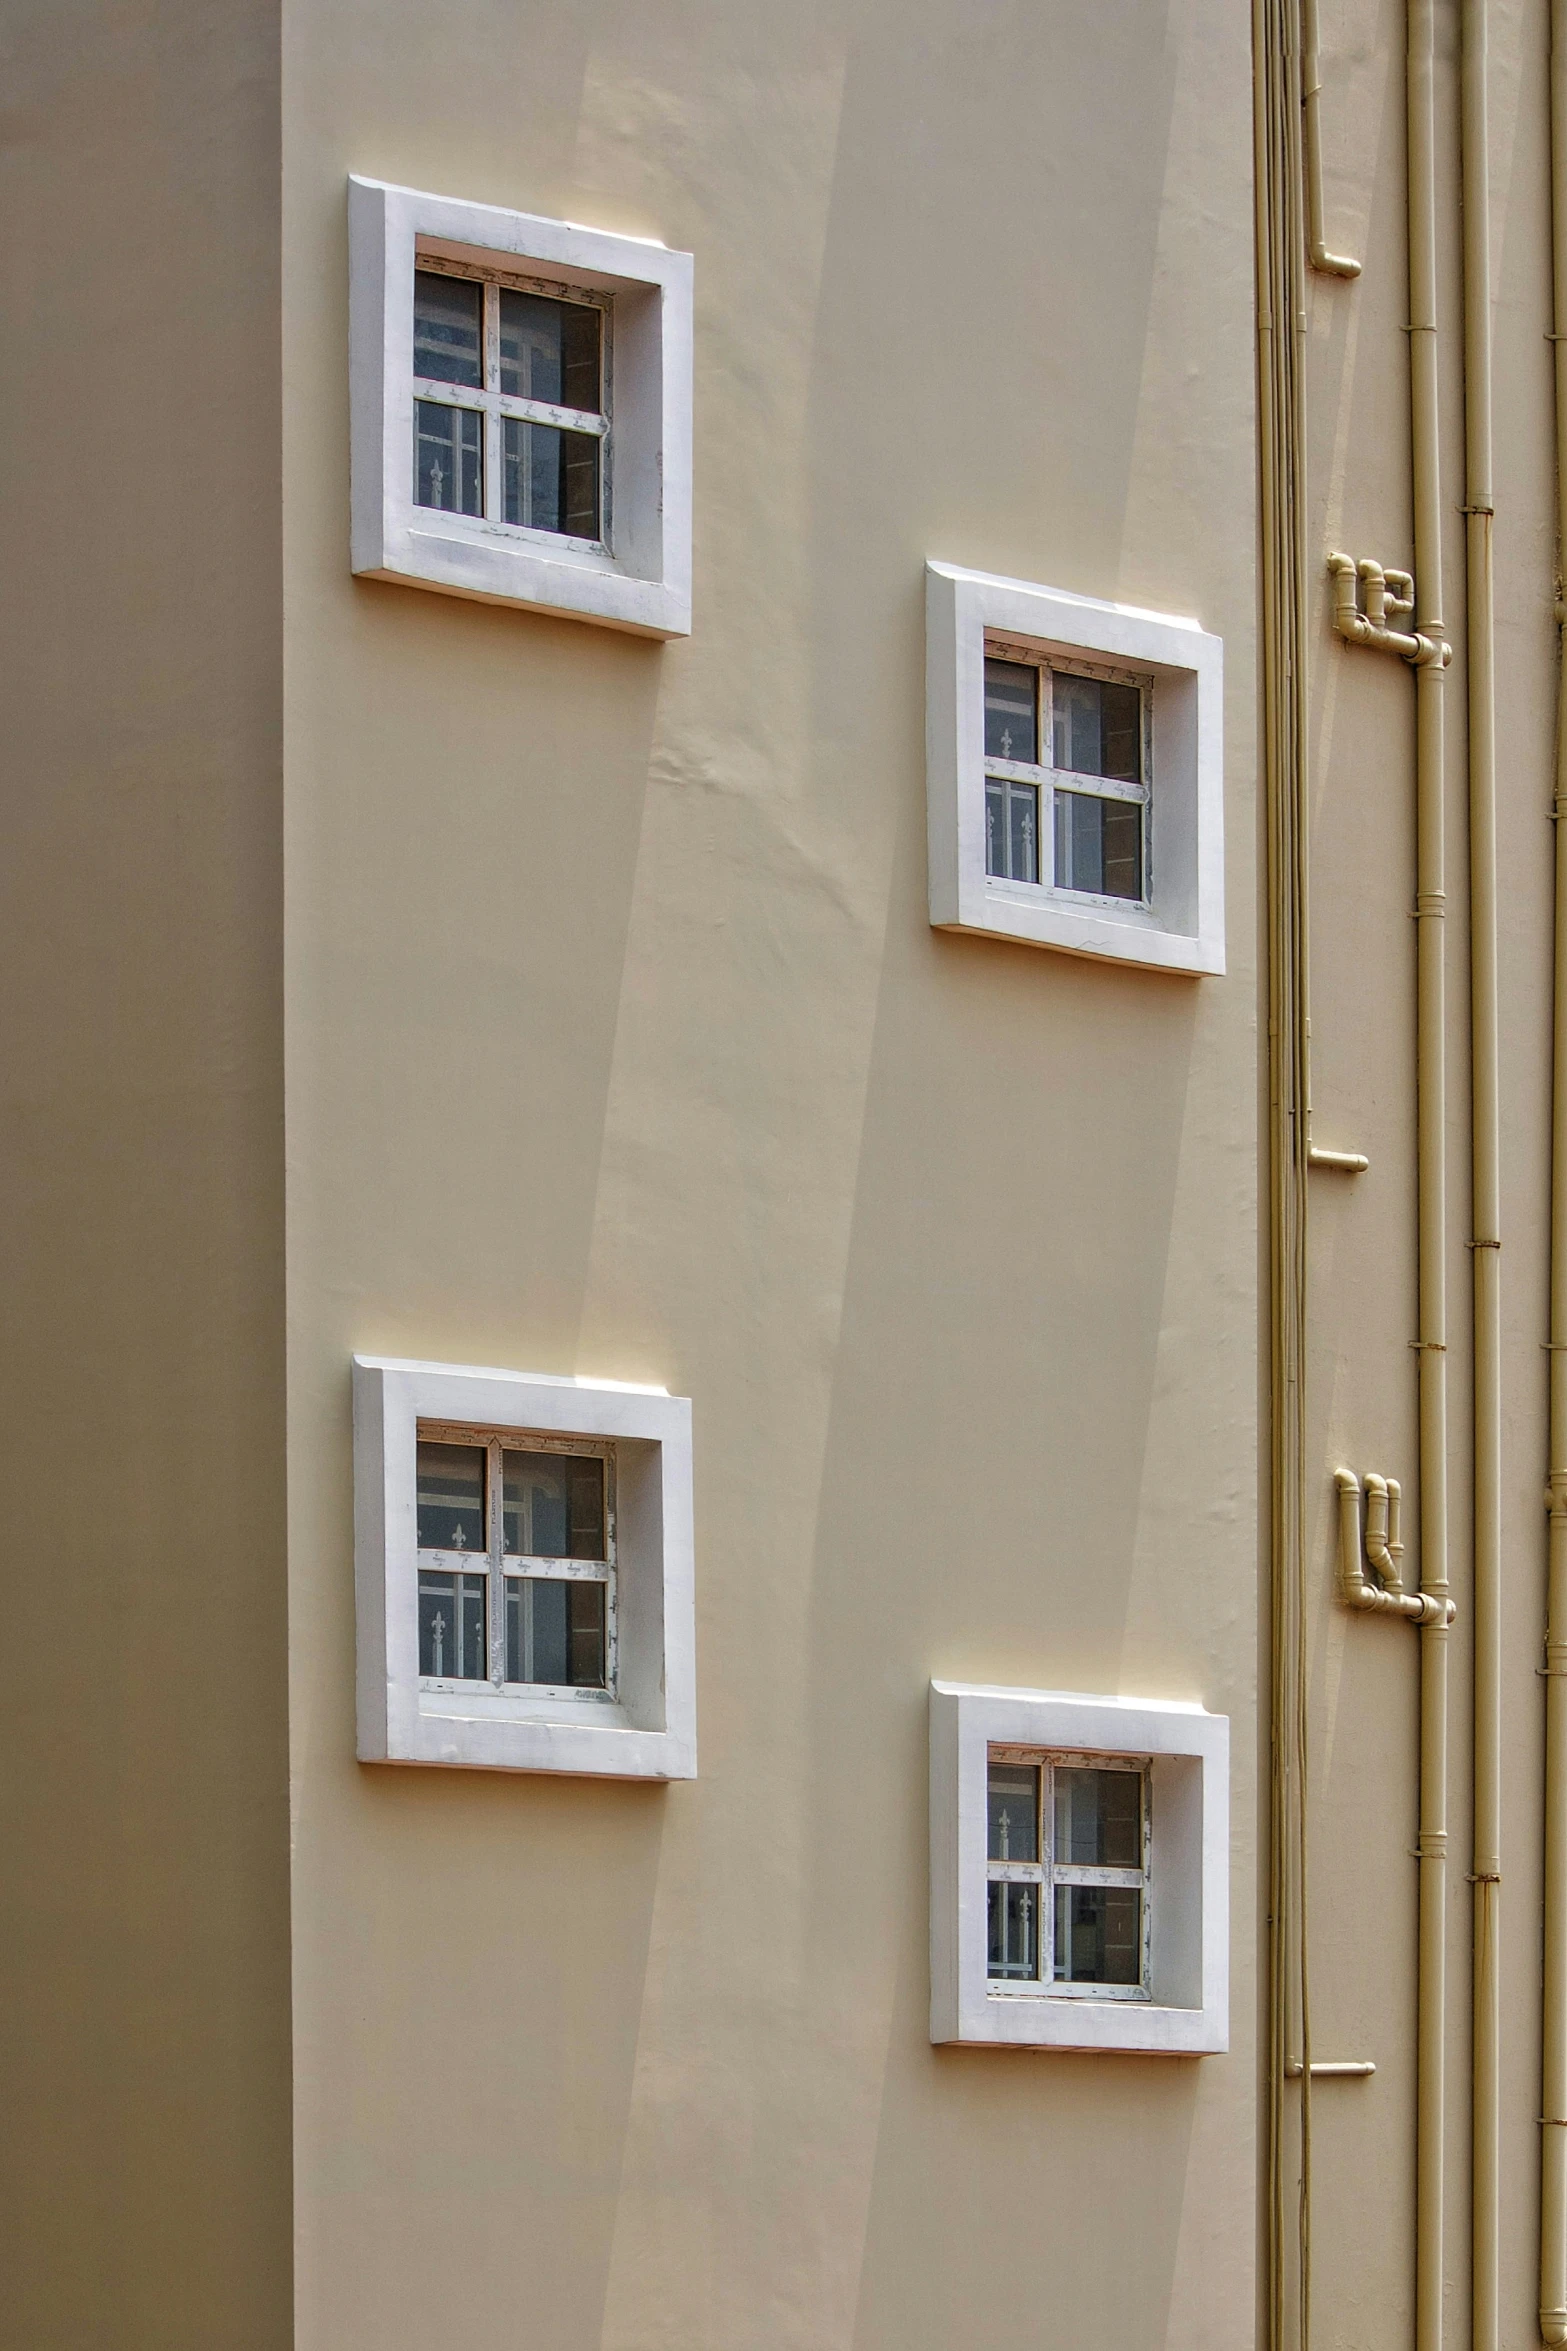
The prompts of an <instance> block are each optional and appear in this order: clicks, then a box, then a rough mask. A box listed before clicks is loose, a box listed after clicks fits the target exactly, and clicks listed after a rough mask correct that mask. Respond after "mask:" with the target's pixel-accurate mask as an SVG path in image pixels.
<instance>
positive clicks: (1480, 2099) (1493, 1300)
mask: <svg viewBox="0 0 1567 2351" xmlns="http://www.w3.org/2000/svg"><path fill="white" fill-rule="evenodd" d="M1488 34H1489V23H1488V0H1464V9H1463V50H1462V64H1461V74H1460V85H1461V86H1460V114H1461V120H1462V143H1463V255H1464V479H1465V495H1464V515H1465V531H1464V538H1465V590H1466V595H1465V601H1466V606H1467V638H1468V647H1467V650H1468V689H1469V708H1468V734H1469V971H1470V1039H1471V1045H1470V1053H1471V1066H1472V1073H1473V1074H1472V1083H1471V1101H1472V1118H1473V1124H1472V1142H1471V1148H1472V1154H1473V1160H1472V1166H1473V1175H1472V1184H1471V1189H1472V1195H1473V1216H1474V1235H1473V1240H1472V1243H1471V1254H1472V1256H1473V1259H1474V1864H1473V1883H1474V2028H1473V2068H1474V2102H1473V2112H1472V2133H1473V2136H1472V2154H1471V2159H1470V2182H1471V2195H1472V2207H1471V2217H1472V2228H1473V2249H1472V2268H1471V2291H1472V2295H1473V2321H1472V2341H1473V2346H1474V2351H1497V2337H1498V2310H1499V2292H1498V2284H1499V2265H1498V2264H1499V2256H1498V2244H1497V2229H1498V2221H1499V2215H1500V2202H1499V2197H1500V2190H1499V2182H1498V2142H1499V2137H1500V2114H1501V2071H1500V2051H1501V1989H1500V1981H1499V1973H1498V1967H1497V1934H1498V1929H1499V1926H1500V1909H1501V1891H1502V1884H1501V1879H1502V1857H1501V1833H1502V1791H1501V1772H1502V1740H1501V1711H1502V1669H1501V1618H1502V1598H1501V1595H1502V1490H1501V1488H1502V1480H1501V1466H1502V1461H1501V1456H1502V1330H1501V1248H1502V1241H1501V1180H1500V1161H1501V1117H1500V1111H1499V1108H1498V1099H1497V1095H1498V1075H1497V1058H1498V1048H1497V976H1496V962H1497V949H1496V750H1495V743H1496V729H1495V658H1496V653H1495V621H1494V614H1493V606H1492V576H1491V532H1492V516H1493V511H1494V495H1493V484H1492V474H1491V252H1490V245H1491V206H1490V166H1489V157H1488V152H1487V122H1486V115H1487V103H1486V99H1487V91H1486V80H1487V44H1488Z"/></svg>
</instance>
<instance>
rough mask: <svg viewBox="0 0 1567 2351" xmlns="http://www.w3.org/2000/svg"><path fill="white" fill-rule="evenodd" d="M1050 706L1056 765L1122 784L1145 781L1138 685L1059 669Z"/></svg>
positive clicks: (1052, 754)
mask: <svg viewBox="0 0 1567 2351" xmlns="http://www.w3.org/2000/svg"><path fill="white" fill-rule="evenodd" d="M1050 707H1051V730H1052V745H1051V756H1052V758H1053V759H1054V762H1055V764H1056V766H1057V767H1065V768H1070V769H1071V770H1072V772H1073V773H1074V774H1075V775H1081V776H1109V777H1113V778H1114V779H1115V780H1116V781H1117V782H1119V783H1124V784H1140V783H1141V782H1142V780H1143V763H1142V714H1143V701H1142V695H1141V694H1140V692H1139V691H1138V689H1137V687H1136V686H1114V685H1109V684H1107V683H1106V682H1105V681H1104V680H1103V679H1101V678H1083V677H1074V676H1073V675H1072V673H1071V672H1070V671H1069V670H1061V669H1058V670H1056V671H1054V672H1053V673H1052V676H1051V680H1050Z"/></svg>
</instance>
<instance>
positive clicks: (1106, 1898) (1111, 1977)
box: [1055, 1773, 1143, 1984]
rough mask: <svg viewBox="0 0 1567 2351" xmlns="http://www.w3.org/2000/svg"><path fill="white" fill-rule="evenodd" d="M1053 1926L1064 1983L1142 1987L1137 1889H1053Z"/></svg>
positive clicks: (1140, 1901)
mask: <svg viewBox="0 0 1567 2351" xmlns="http://www.w3.org/2000/svg"><path fill="white" fill-rule="evenodd" d="M1105 1776H1106V1777H1107V1778H1108V1777H1109V1776H1110V1775H1109V1774H1108V1773H1107V1774H1106V1775H1105ZM1055 1927H1056V1951H1055V1972H1056V1976H1057V1978H1058V1979H1059V1980H1060V1981H1061V1982H1062V1983H1071V1984H1137V1983H1141V1981H1142V1973H1143V1898H1142V1895H1141V1894H1140V1893H1139V1892H1138V1890H1137V1888H1136V1887H1135V1886H1057V1888H1056V1919H1055Z"/></svg>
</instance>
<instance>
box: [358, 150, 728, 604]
mask: <svg viewBox="0 0 1567 2351" xmlns="http://www.w3.org/2000/svg"><path fill="white" fill-rule="evenodd" d="M348 249H349V408H350V419H351V447H350V456H351V466H350V473H351V511H352V563H353V568H354V570H355V572H356V573H358V574H360V575H361V576H362V577H364V578H368V579H382V580H396V581H401V582H402V583H403V584H404V585H406V586H411V587H422V588H433V589H435V590H437V591H438V592H440V593H444V594H446V595H452V596H467V597H472V598H475V599H477V600H478V601H480V602H481V603H490V604H508V605H515V606H519V607H522V608H524V609H531V610H534V611H539V612H549V613H555V614H559V615H564V616H566V617H568V618H572V619H576V620H586V621H596V622H598V623H599V624H600V625H602V626H604V627H606V628H616V629H624V630H627V631H629V632H631V633H632V634H634V635H638V636H649V637H681V636H687V635H689V633H690V629H691V412H692V259H691V255H690V254H689V253H679V252H675V251H673V250H671V249H670V248H669V247H667V246H664V245H660V244H657V243H655V242H653V241H652V240H651V239H645V238H641V237H623V236H616V235H613V234H611V233H610V232H609V231H607V230H603V229H589V228H580V227H578V226H576V225H575V224H574V223H572V222H570V221H560V220H546V219H542V218H540V217H538V216H537V215H535V214H533V213H526V212H508V211H504V210H502V209H501V208H500V207H499V206H496V205H490V204H469V203H464V202H461V201H459V200H458V199H456V198H454V197H447V196H435V195H429V194H426V193H424V192H422V191H421V190H419V189H415V188H400V187H394V186H392V185H390V184H389V183H388V182H386V181H383V180H373V179H366V178H363V177H361V176H360V175H359V174H358V173H354V174H351V175H350V178H349V182H348ZM425 254H428V255H429V256H430V257H431V258H432V259H433V260H435V261H436V262H441V261H445V262H448V263H450V264H453V265H455V266H457V267H459V268H462V269H465V270H471V271H474V272H477V273H481V274H482V273H483V272H485V271H490V272H496V273H502V274H510V275H514V276H519V277H523V278H526V279H527V280H529V281H531V282H532V283H533V284H534V285H536V286H537V287H538V288H540V289H541V290H550V289H553V288H555V287H559V289H560V292H561V294H562V296H564V297H566V298H568V299H569V297H570V295H571V294H572V292H573V291H576V292H578V293H579V294H580V293H590V294H594V295H598V296H601V297H603V298H604V300H605V302H606V305H607V307H608V310H609V313H610V322H611V323H610V331H609V334H608V336H607V337H606V345H607V349H606V370H607V379H608V380H607V390H606V395H605V397H606V414H607V416H608V433H607V436H606V469H607V476H608V478H607V479H606V481H605V482H604V483H603V485H602V487H601V497H602V498H603V501H604V507H605V513H606V525H605V527H606V529H607V532H608V536H607V538H606V540H605V541H604V543H603V544H602V545H599V546H593V545H589V544H588V543H586V542H584V541H581V540H569V539H566V538H564V537H561V538H559V540H558V543H551V542H552V541H555V539H556V534H554V533H544V532H541V531H536V530H530V529H528V528H526V527H525V526H523V525H521V524H515V523H506V522H501V521H495V520H488V519H486V518H484V517H482V516H479V515H462V514H451V513H446V512H442V511H440V510H438V509H436V508H434V507H424V506H420V505H417V504H416V503H415V500H414V397H415V393H414V373H413V304H414V271H415V268H416V266H417V263H418V260H419V258H420V257H421V256H422V255H425Z"/></svg>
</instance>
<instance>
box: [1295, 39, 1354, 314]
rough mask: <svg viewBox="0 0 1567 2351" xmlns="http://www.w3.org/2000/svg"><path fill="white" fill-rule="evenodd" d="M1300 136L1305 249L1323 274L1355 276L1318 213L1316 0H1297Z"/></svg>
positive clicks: (1319, 142) (1319, 145)
mask: <svg viewBox="0 0 1567 2351" xmlns="http://www.w3.org/2000/svg"><path fill="white" fill-rule="evenodd" d="M1300 43H1301V51H1302V56H1301V95H1300V103H1301V117H1302V120H1301V137H1302V143H1303V146H1304V151H1305V166H1306V251H1307V254H1308V255H1309V257H1310V261H1311V266H1312V268H1313V269H1317V270H1320V271H1321V272H1322V274H1323V276H1324V277H1330V278H1358V277H1359V275H1360V264H1359V262H1358V261H1351V259H1350V258H1349V255H1348V254H1347V253H1330V252H1329V251H1328V245H1327V230H1326V228H1325V226H1324V223H1323V217H1322V210H1323V207H1322V117H1321V102H1322V72H1321V66H1320V62H1319V59H1320V49H1321V35H1320V31H1319V27H1318V21H1317V0H1300Z"/></svg>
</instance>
